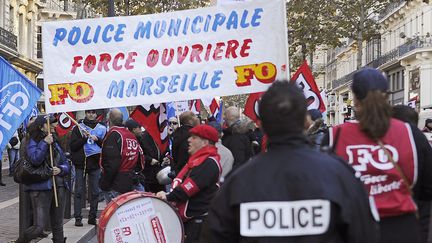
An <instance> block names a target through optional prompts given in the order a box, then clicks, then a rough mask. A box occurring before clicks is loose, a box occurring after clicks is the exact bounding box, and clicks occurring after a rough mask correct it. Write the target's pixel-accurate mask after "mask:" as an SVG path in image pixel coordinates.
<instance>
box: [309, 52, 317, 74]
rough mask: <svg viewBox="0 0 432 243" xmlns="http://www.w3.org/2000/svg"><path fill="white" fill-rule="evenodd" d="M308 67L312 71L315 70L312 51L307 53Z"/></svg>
mask: <svg viewBox="0 0 432 243" xmlns="http://www.w3.org/2000/svg"><path fill="white" fill-rule="evenodd" d="M309 67H310V68H311V70H312V72H314V71H316V70H314V69H313V51H311V53H309Z"/></svg>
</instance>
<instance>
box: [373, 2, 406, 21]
mask: <svg viewBox="0 0 432 243" xmlns="http://www.w3.org/2000/svg"><path fill="white" fill-rule="evenodd" d="M405 2H406V0H398V1H394V2H392V3H390V4H389V5H388V6H387V7H386V8H385V9H384V10H383V11H382V12H381V13H380V14H379V16H378V19H382V18H384V17H385V16H387V15H388V14H390V13H391V12H393V11H394V10H395V9H396V8H398V7H399V6H401V5H402V4H404V3H405Z"/></svg>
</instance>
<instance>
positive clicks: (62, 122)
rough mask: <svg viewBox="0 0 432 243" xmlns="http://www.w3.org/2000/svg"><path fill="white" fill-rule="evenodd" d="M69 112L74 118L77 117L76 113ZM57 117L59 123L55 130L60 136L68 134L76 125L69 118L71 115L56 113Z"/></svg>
mask: <svg viewBox="0 0 432 243" xmlns="http://www.w3.org/2000/svg"><path fill="white" fill-rule="evenodd" d="M67 114H68V115H69V116H70V117H72V118H73V119H75V115H74V113H72V112H67ZM56 118H57V120H58V125H57V127H56V128H55V130H56V132H57V134H58V135H59V136H60V137H62V136H64V135H66V134H67V133H68V132H69V131H70V130H72V128H73V127H74V126H75V124H74V123H73V122H72V121H71V119H69V117H68V116H66V115H65V114H64V113H58V114H57V115H56Z"/></svg>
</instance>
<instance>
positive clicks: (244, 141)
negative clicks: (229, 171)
mask: <svg viewBox="0 0 432 243" xmlns="http://www.w3.org/2000/svg"><path fill="white" fill-rule="evenodd" d="M241 126H242V125H241V124H234V125H233V126H231V127H228V128H226V129H224V130H223V136H222V144H223V145H224V146H225V147H227V148H228V149H229V150H230V151H231V153H232V154H233V156H234V164H233V170H234V169H235V168H238V167H239V166H241V165H242V164H244V163H245V162H246V161H247V160H248V159H249V158H250V157H252V155H253V152H252V141H251V138H250V137H249V134H248V130H247V129H242V127H241Z"/></svg>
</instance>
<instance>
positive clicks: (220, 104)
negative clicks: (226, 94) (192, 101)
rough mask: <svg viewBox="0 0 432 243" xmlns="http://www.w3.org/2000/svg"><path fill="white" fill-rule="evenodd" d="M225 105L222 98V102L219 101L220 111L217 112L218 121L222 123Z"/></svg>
mask: <svg viewBox="0 0 432 243" xmlns="http://www.w3.org/2000/svg"><path fill="white" fill-rule="evenodd" d="M223 106H224V105H223V100H222V99H221V100H220V102H219V111H218V113H217V114H216V117H215V118H216V121H217V122H218V123H222V114H223V109H224V107H223Z"/></svg>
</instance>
